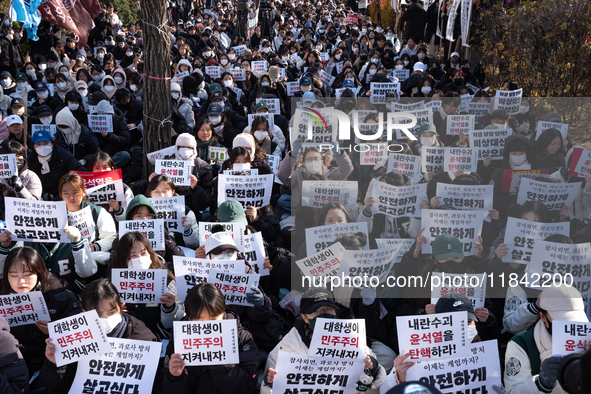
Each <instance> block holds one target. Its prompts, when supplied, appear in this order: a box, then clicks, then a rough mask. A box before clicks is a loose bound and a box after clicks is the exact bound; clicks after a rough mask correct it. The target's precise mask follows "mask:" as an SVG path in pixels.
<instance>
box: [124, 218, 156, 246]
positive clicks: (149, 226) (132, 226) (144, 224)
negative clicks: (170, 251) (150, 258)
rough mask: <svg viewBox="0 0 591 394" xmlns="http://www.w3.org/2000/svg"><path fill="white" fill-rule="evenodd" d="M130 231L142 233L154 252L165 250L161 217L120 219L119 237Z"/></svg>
mask: <svg viewBox="0 0 591 394" xmlns="http://www.w3.org/2000/svg"><path fill="white" fill-rule="evenodd" d="M132 231H138V232H140V233H142V234H143V236H144V237H146V238H147V239H148V241H150V243H151V244H152V249H154V251H155V252H158V251H163V250H165V246H164V220H163V219H153V220H122V221H120V222H119V239H121V238H122V237H123V236H124V235H125V234H127V233H129V232H132Z"/></svg>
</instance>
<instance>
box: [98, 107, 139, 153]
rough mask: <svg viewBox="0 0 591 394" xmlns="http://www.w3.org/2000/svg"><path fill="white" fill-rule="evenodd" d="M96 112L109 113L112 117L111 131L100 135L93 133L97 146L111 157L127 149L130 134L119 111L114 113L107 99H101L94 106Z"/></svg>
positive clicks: (129, 143) (129, 142) (129, 144)
mask: <svg viewBox="0 0 591 394" xmlns="http://www.w3.org/2000/svg"><path fill="white" fill-rule="evenodd" d="M96 112H97V113H101V114H110V115H111V116H112V118H113V132H112V133H107V135H106V136H104V137H103V136H102V135H101V134H100V133H94V135H95V137H96V139H97V140H98V143H99V147H100V148H101V150H102V151H103V152H107V153H108V154H109V155H110V156H111V157H113V156H114V155H115V154H116V153H117V152H121V151H129V148H130V146H131V135H130V133H129V127H127V122H126V121H125V117H124V116H123V114H122V113H121V111H119V113H116V112H115V110H114V109H113V107H111V104H109V102H108V101H107V100H102V101H101V102H100V103H98V104H97V106H96Z"/></svg>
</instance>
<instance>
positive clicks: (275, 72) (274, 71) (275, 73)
mask: <svg viewBox="0 0 591 394" xmlns="http://www.w3.org/2000/svg"><path fill="white" fill-rule="evenodd" d="M280 75H281V74H280V72H279V67H277V66H271V67H270V68H269V76H270V77H271V79H274V80H276V79H279V76H280Z"/></svg>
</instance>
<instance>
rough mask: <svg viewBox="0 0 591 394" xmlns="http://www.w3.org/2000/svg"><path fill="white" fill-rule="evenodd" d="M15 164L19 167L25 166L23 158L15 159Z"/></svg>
mask: <svg viewBox="0 0 591 394" xmlns="http://www.w3.org/2000/svg"><path fill="white" fill-rule="evenodd" d="M16 164H17V165H18V168H19V169H21V168H23V167H24V166H25V159H16Z"/></svg>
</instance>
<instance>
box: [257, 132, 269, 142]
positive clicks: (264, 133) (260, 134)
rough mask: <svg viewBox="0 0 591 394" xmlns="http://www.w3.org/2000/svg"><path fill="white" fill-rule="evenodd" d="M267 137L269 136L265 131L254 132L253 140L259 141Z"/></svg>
mask: <svg viewBox="0 0 591 394" xmlns="http://www.w3.org/2000/svg"><path fill="white" fill-rule="evenodd" d="M268 136H269V133H267V132H266V131H255V132H254V138H256V139H257V140H259V141H262V140H264V139H265V138H267V137H268Z"/></svg>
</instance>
